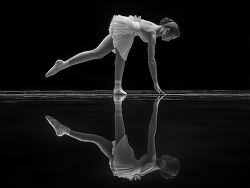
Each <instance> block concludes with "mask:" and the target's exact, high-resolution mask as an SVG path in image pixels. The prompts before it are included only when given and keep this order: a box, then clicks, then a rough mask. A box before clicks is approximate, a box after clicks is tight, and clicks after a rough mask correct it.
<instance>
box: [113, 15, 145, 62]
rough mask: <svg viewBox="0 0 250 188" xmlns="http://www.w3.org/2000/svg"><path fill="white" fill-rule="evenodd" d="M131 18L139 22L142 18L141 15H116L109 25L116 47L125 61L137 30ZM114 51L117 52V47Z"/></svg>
mask: <svg viewBox="0 0 250 188" xmlns="http://www.w3.org/2000/svg"><path fill="white" fill-rule="evenodd" d="M131 20H134V21H137V22H138V21H140V20H141V17H137V16H131V15H130V16H129V17H127V16H122V15H114V16H113V19H112V21H111V23H110V25H109V33H111V34H112V38H113V45H114V48H116V49H117V50H118V51H119V53H120V55H121V57H122V59H123V60H124V61H126V60H127V56H128V53H129V50H130V48H131V46H132V44H133V41H134V37H135V36H136V31H135V28H134V26H133V23H132V21H131ZM139 27H140V26H139ZM139 29H140V28H139ZM112 52H113V53H115V49H113V50H112Z"/></svg>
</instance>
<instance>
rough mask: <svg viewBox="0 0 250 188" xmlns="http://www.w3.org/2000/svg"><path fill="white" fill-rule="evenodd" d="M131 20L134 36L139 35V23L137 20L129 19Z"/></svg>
mask: <svg viewBox="0 0 250 188" xmlns="http://www.w3.org/2000/svg"><path fill="white" fill-rule="evenodd" d="M131 21H132V24H133V27H134V30H135V35H136V36H137V35H140V33H141V27H140V23H139V22H137V21H133V20H131Z"/></svg>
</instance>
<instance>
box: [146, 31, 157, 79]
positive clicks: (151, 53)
mask: <svg viewBox="0 0 250 188" xmlns="http://www.w3.org/2000/svg"><path fill="white" fill-rule="evenodd" d="M155 45H156V37H155V34H153V33H152V34H151V36H150V37H149V39H148V66H149V70H150V74H151V77H152V80H153V82H154V83H157V82H158V79H157V65H156V61H155Z"/></svg>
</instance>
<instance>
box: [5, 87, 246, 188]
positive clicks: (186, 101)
mask: <svg viewBox="0 0 250 188" xmlns="http://www.w3.org/2000/svg"><path fill="white" fill-rule="evenodd" d="M249 96H250V95H249V92H248V91H204V90H203V91H168V92H167V95H166V96H165V97H164V98H162V100H161V101H160V102H159V106H158V114H157V132H156V136H155V149H156V153H157V156H161V155H163V154H168V155H171V156H174V157H176V158H177V159H178V160H179V161H180V164H181V168H180V171H179V173H178V175H177V176H176V177H175V178H173V179H170V180H165V179H163V178H162V177H161V176H160V174H159V173H158V171H155V172H152V173H149V174H147V175H145V176H143V177H142V178H141V180H137V181H128V180H127V179H124V178H117V177H115V176H113V174H112V172H111V170H110V167H109V163H108V162H109V161H108V158H107V157H106V156H105V155H104V154H103V153H102V152H101V150H100V149H99V148H98V147H97V146H96V145H95V144H92V143H86V142H80V141H78V140H76V139H73V138H71V137H68V136H66V135H64V136H62V137H57V136H56V134H55V131H54V130H53V128H52V127H51V126H50V124H49V123H48V121H47V120H46V118H45V116H46V115H50V116H52V117H54V118H55V119H57V120H58V121H60V122H61V123H63V124H64V125H66V126H68V127H69V128H70V129H72V130H75V131H79V132H83V133H88V134H96V135H100V136H102V137H104V138H106V139H108V140H110V141H113V140H114V139H115V112H116V110H115V109H116V108H115V107H116V105H115V103H114V97H113V95H112V92H111V91H91V92H90V91H89V92H83V91H2V92H0V102H1V103H0V114H1V115H0V116H1V131H0V135H1V137H0V138H1V143H2V147H1V161H2V172H4V173H3V175H2V179H3V180H4V181H7V182H9V185H10V186H11V185H14V186H22V185H25V186H27V185H32V186H35V187H45V186H50V187H61V186H63V187H66V186H88V185H89V186H90V185H91V186H103V185H105V186H109V187H115V186H122V187H127V186H141V187H142V186H144V187H145V186H153V185H157V186H158V185H159V186H171V187H183V186H188V185H191V186H194V185H198V186H202V187H204V186H215V185H216V186H217V185H232V184H233V185H237V186H240V185H241V184H243V183H244V182H247V178H248V168H249V167H250V165H249V164H250V163H249V162H250V161H249V149H250V144H249V143H250V142H249V141H250V128H249V123H250V116H249V115H250V100H249V99H250V98H249ZM158 97H159V96H158V95H156V94H154V93H153V91H128V95H127V97H126V98H125V99H124V100H123V101H122V104H121V107H122V118H123V122H124V126H125V129H126V134H127V136H128V140H129V144H130V145H131V147H132V148H133V149H134V153H135V156H136V157H138V158H139V157H140V156H141V155H143V154H145V153H146V152H147V144H148V143H147V138H148V130H149V125H150V120H151V118H152V114H153V110H154V102H155V101H156V100H157V98H158Z"/></svg>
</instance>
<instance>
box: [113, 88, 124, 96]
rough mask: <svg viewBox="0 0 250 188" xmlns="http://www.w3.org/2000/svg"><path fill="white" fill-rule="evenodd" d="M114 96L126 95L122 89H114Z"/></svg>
mask: <svg viewBox="0 0 250 188" xmlns="http://www.w3.org/2000/svg"><path fill="white" fill-rule="evenodd" d="M113 94H114V95H127V93H126V92H125V91H124V90H123V89H122V88H118V89H117V88H115V89H114V90H113Z"/></svg>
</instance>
